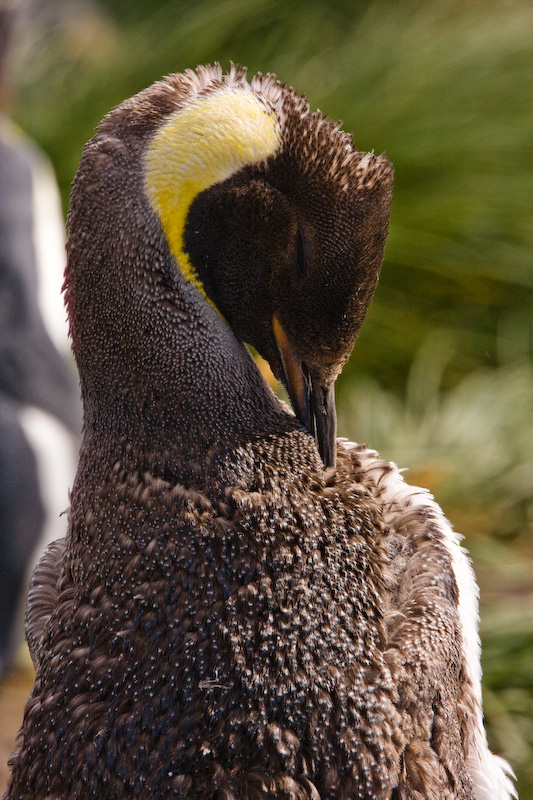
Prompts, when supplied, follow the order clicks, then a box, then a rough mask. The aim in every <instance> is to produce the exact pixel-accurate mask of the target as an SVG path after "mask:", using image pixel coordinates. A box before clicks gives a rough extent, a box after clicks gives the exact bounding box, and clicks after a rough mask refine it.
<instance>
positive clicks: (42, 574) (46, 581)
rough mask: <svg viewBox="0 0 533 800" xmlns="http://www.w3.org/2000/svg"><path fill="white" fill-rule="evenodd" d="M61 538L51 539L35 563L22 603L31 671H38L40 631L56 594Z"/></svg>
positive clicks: (60, 558)
mask: <svg viewBox="0 0 533 800" xmlns="http://www.w3.org/2000/svg"><path fill="white" fill-rule="evenodd" d="M64 553H65V539H64V538H62V539H56V541H55V542H51V543H50V544H49V545H48V547H47V548H46V550H45V551H44V554H43V556H42V558H41V560H40V561H39V563H38V564H37V566H36V567H35V569H34V571H33V574H32V576H31V580H30V588H29V592H28V604H27V606H26V620H25V633H26V641H27V643H28V648H29V651H30V656H31V660H32V661H33V666H34V667H35V671H36V672H38V671H39V663H40V656H41V647H42V643H43V638H44V633H45V630H46V626H47V624H48V621H49V620H50V617H51V616H52V613H53V610H54V608H55V606H56V602H57V596H58V591H59V588H58V584H59V576H60V572H61V563H62V560H63V555H64Z"/></svg>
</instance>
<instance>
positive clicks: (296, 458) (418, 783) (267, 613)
mask: <svg viewBox="0 0 533 800" xmlns="http://www.w3.org/2000/svg"><path fill="white" fill-rule="evenodd" d="M391 188H392V168H391V165H390V163H389V162H388V160H387V159H386V158H385V157H384V156H379V157H378V156H374V155H372V154H366V155H365V154H363V153H360V152H358V151H357V150H356V149H355V148H354V146H353V143H352V139H351V137H349V136H347V135H346V134H345V133H342V132H341V131H340V129H339V126H338V125H336V124H333V123H331V122H329V121H328V120H327V119H326V118H325V117H324V116H323V115H322V114H321V113H319V112H314V113H311V112H310V111H309V106H308V104H307V102H306V100H305V99H304V98H303V97H300V96H298V95H297V94H296V93H295V92H294V91H293V90H292V89H289V88H287V87H286V86H284V85H282V84H281V83H279V82H278V81H277V80H276V79H275V77H274V76H271V75H268V76H266V77H263V76H261V75H256V76H255V77H253V78H252V79H251V80H250V81H249V82H248V81H247V79H246V73H245V71H243V70H237V69H235V68H232V70H231V71H230V73H229V74H227V75H223V74H222V71H221V70H220V68H219V67H218V66H214V67H206V68H198V70H197V71H196V72H192V71H188V72H186V73H184V74H182V75H171V76H170V77H168V78H167V79H165V80H163V81H161V82H159V83H156V84H155V85H154V86H152V87H151V88H149V89H147V90H145V91H143V92H141V93H140V94H138V95H136V96H135V97H133V98H132V99H130V100H128V101H126V102H124V103H123V104H122V105H120V106H118V107H117V108H116V109H115V110H114V111H112V112H111V113H110V114H109V116H107V117H106V118H105V119H104V120H103V122H102V123H101V125H100V127H99V130H98V132H97V134H96V135H95V137H94V138H93V139H92V140H91V141H90V142H89V144H88V145H87V147H86V149H85V151H84V154H83V157H82V160H81V165H80V168H79V171H78V174H77V176H76V178H75V181H74V186H73V191H72V200H71V207H70V214H69V222H68V224H69V242H68V267H67V274H66V298H67V306H68V312H69V319H70V327H71V335H72V340H73V348H74V353H75V356H76V360H77V363H78V366H79V371H80V378H81V388H82V396H83V402H84V413H85V426H84V438H83V444H82V447H81V453H80V461H79V468H78V473H77V477H76V481H75V484H74V487H73V490H72V496H71V509H70V520H69V529H68V534H67V537H66V539H65V540H64V541H58V542H56V543H55V544H54V545H53V546H51V548H50V549H49V550H48V552H47V553H46V554H45V556H44V557H43V560H42V562H41V564H40V566H39V567H38V568H37V570H36V572H35V575H34V578H33V582H32V587H31V591H30V599H29V606H28V619H27V635H28V640H29V643H30V648H31V651H32V656H33V659H34V663H35V667H36V673H37V676H36V684H35V689H34V691H33V694H32V696H31V698H30V700H29V702H28V705H27V708H26V713H25V718H24V722H23V726H22V729H21V732H20V735H19V740H18V751H17V752H16V753H15V755H14V756H13V759H12V763H13V774H12V780H11V784H10V787H9V789H8V791H7V795H6V798H8V800H30V798H31V800H45V799H46V800H88V798H97V800H104V799H105V800H126V799H127V800H130V799H133V798H138V800H163V799H165V800H166V799H167V798H168V800H170V798H172V799H173V800H178V799H179V800H181V799H183V800H252V798H270V799H271V800H356V798H364V799H365V800H371V798H372V800H378V799H379V800H407V799H408V798H409V800H420V799H421V798H432V799H433V800H437V798H438V800H452V798H453V800H459V799H460V800H473V798H477V800H482V799H483V800H489V798H490V800H504V798H510V797H511V796H512V795H513V788H512V785H511V783H510V780H509V778H508V767H507V766H506V764H505V762H503V761H501V760H500V759H498V758H497V757H495V756H493V755H492V754H491V753H490V752H489V750H488V747H487V743H486V738H485V734H484V730H483V725H482V716H481V690H480V667H479V642H478V635H477V601H476V586H475V582H474V579H473V575H472V572H471V568H470V565H469V563H468V560H467V558H466V557H465V555H464V553H463V551H462V550H461V548H460V546H459V542H458V537H457V536H456V535H455V534H454V533H453V532H452V530H451V528H450V526H449V525H448V523H447V522H446V520H445V519H444V517H443V516H442V513H441V511H440V510H439V508H438V507H437V506H436V505H435V503H434V502H433V500H432V499H431V497H430V496H429V495H428V494H427V493H425V492H424V491H422V490H420V489H415V488H412V487H409V486H407V485H406V484H405V483H404V482H403V480H402V478H401V476H400V475H399V473H398V471H397V470H396V468H395V467H394V466H393V465H392V464H390V463H387V462H384V461H382V460H380V458H379V457H378V455H377V454H376V453H374V452H372V451H370V450H368V449H366V448H365V447H363V446H359V445H355V444H349V443H347V442H345V441H342V440H336V432H335V408H334V397H333V385H334V382H335V379H336V377H337V376H338V374H339V372H340V370H341V368H342V366H343V364H344V363H345V362H346V360H347V358H348V356H349V355H350V352H351V350H352V347H353V344H354V341H355V338H356V336H357V333H358V331H359V328H360V326H361V323H362V321H363V318H364V316H365V312H366V310H367V307H368V304H369V302H370V299H371V296H372V293H373V291H374V287H375V285H376V281H377V278H378V273H379V269H380V265H381V260H382V255H383V247H384V242H385V235H386V229H387V220H388V214H389V204H390V200H391ZM244 343H248V344H250V345H252V346H253V347H254V348H255V349H256V350H257V351H258V352H259V353H261V354H262V355H263V356H264V357H265V358H266V359H267V360H268V362H269V363H270V365H271V367H272V369H273V371H274V373H275V374H276V375H277V376H278V377H279V378H280V379H281V380H282V381H283V383H284V384H285V386H286V387H287V389H288V392H289V396H290V398H291V401H292V404H293V406H294V411H295V414H292V413H291V412H290V411H289V409H288V408H287V407H286V406H285V405H283V404H282V403H281V402H280V401H279V400H278V399H277V398H276V397H275V396H274V394H273V393H272V392H271V390H270V389H269V388H268V386H267V385H266V384H265V382H264V380H263V378H262V377H261V375H260V373H259V371H258V370H257V368H256V366H255V363H254V361H253V360H252V358H251V357H250V356H249V354H248V351H247V349H246V348H245V344H244Z"/></svg>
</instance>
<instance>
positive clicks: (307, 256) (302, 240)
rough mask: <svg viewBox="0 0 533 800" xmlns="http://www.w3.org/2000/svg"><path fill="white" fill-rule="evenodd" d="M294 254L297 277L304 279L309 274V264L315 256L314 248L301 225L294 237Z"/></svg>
mask: <svg viewBox="0 0 533 800" xmlns="http://www.w3.org/2000/svg"><path fill="white" fill-rule="evenodd" d="M294 255H295V260H296V277H297V279H298V280H302V279H303V278H305V277H307V275H308V274H309V266H310V264H311V260H312V258H313V248H312V247H311V243H310V241H309V240H308V239H307V237H306V235H305V233H304V232H303V230H302V228H301V227H300V225H298V230H297V231H296V235H295V237H294Z"/></svg>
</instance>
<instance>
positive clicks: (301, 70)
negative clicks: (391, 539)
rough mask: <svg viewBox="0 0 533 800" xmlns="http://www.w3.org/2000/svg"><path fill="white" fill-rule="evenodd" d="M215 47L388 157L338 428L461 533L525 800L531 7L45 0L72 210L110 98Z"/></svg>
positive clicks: (44, 58) (496, 698)
mask: <svg viewBox="0 0 533 800" xmlns="http://www.w3.org/2000/svg"><path fill="white" fill-rule="evenodd" d="M215 60H217V61H220V62H221V63H222V65H223V66H224V67H228V66H229V63H230V60H233V61H234V62H237V63H240V64H246V65H247V66H248V67H249V69H250V71H251V72H255V71H258V70H261V71H272V72H275V73H276V74H277V75H278V77H279V78H280V79H281V80H283V81H284V82H286V83H289V84H292V85H293V86H295V87H296V88H297V89H298V90H299V91H304V92H305V93H306V94H307V96H308V97H309V100H310V103H311V106H312V107H317V106H318V107H320V108H321V109H322V110H323V111H324V112H325V113H327V114H328V115H329V116H331V117H334V118H340V119H342V120H343V121H344V128H345V130H349V131H351V132H353V134H354V140H355V143H356V145H357V146H358V147H359V148H360V149H362V150H372V149H373V150H375V151H378V152H380V151H383V150H386V151H387V153H388V154H389V156H390V158H391V159H392V161H393V162H394V165H395V168H396V184H395V195H394V203H393V210H392V217H391V224H390V234H389V240H388V244H387V251H386V259H385V264H384V268H383V274H382V279H381V281H380V285H379V287H378V290H377V293H376V297H375V300H374V303H373V305H372V308H371V310H370V312H369V315H368V319H367V321H366V323H365V325H364V326H363V331H362V333H361V336H360V339H359V342H358V344H357V345H356V348H355V352H354V356H353V357H352V359H351V361H350V363H349V364H348V365H347V367H346V368H345V371H344V374H343V376H342V378H341V381H339V391H338V395H339V410H340V424H339V430H340V432H342V433H344V434H347V435H350V436H351V437H352V438H357V439H359V440H362V441H364V440H367V441H368V442H369V443H370V444H371V445H372V446H374V447H377V448H380V449H381V451H382V452H383V454H384V455H386V456H387V457H391V458H394V459H396V460H397V461H398V462H399V463H400V465H401V466H410V467H411V470H412V473H413V474H412V475H411V476H410V477H409V480H410V481H411V482H413V481H414V482H415V483H416V482H420V483H423V484H425V485H430V486H431V488H432V489H433V490H434V491H435V492H436V494H437V496H438V499H439V501H440V502H442V504H443V505H444V507H445V509H446V511H447V513H448V514H449V516H450V517H451V519H452V521H453V522H454V523H455V524H456V526H457V527H458V529H460V530H464V531H467V532H468V540H467V545H468V547H469V548H470V549H471V551H472V553H473V555H474V558H475V563H476V569H477V571H478V575H479V579H480V584H481V592H482V595H481V597H482V620H483V628H482V633H483V639H484V661H483V664H484V671H485V679H484V692H485V706H486V714H487V720H488V729H489V735H490V737H491V740H492V743H493V746H494V747H495V749H497V750H498V751H499V752H502V753H503V754H504V755H506V756H507V757H508V758H509V759H510V760H511V762H512V763H513V765H514V766H515V767H516V769H517V772H518V775H519V787H520V792H521V798H522V800H528V799H529V800H533V768H532V766H531V765H532V762H533V722H532V720H533V673H532V669H533V667H532V664H533V588H532V578H531V574H532V567H533V541H532V539H533V537H532V535H531V534H532V532H533V531H532V526H533V488H532V475H533V371H532V363H533V358H532V350H533V322H532V320H533V263H532V259H533V256H532V254H533V215H532V211H531V206H532V201H533V97H532V94H531V87H532V85H533V5H532V4H531V3H530V2H529V0H499V1H497V0H463V1H462V2H461V1H460V0H441V2H439V3H435V2H431V0H294V2H292V3H288V2H287V0H248V1H247V2H243V0H196V1H195V2H192V1H191V0H175V1H174V2H154V1H153V0H136V1H132V0H105V1H104V0H101V2H100V3H98V4H97V3H94V4H92V5H90V4H87V3H84V4H81V3H80V4H77V3H76V2H72V0H64V1H63V2H61V3H58V2H56V3H49V5H48V6H43V11H42V12H41V13H40V15H38V16H35V17H33V18H32V19H31V20H28V23H27V25H26V26H25V35H24V38H23V39H22V41H21V50H20V53H19V58H18V61H17V69H16V73H15V88H16V93H15V104H14V108H13V113H14V116H15V118H16V119H17V121H18V122H19V123H20V124H21V126H22V127H23V128H24V129H25V130H26V131H27V132H28V133H29V134H31V135H32V136H34V138H35V139H37V140H38V141H39V142H40V143H41V145H42V146H43V147H44V149H45V150H46V151H47V152H48V154H49V155H50V157H51V159H52V161H53V163H54V166H55V168H56V170H57V174H58V178H59V182H60V186H61V189H62V193H63V198H64V202H65V207H66V204H67V202H68V187H69V184H70V181H71V180H72V177H73V175H74V172H75V170H76V166H77V162H78V159H79V156H80V152H81V148H82V146H83V144H84V142H85V141H86V140H87V139H89V138H90V136H91V135H92V131H93V129H94V127H95V126H96V124H97V123H98V121H99V120H100V118H101V117H102V116H103V115H104V114H105V113H106V112H107V111H108V110H109V108H110V107H111V106H113V105H114V104H116V103H118V102H120V101H121V100H123V99H124V98H126V97H128V96H130V95H131V94H133V93H135V92H137V91H139V90H140V89H142V88H144V87H145V86H147V85H148V84H150V83H151V82H152V81H154V80H157V79H158V78H159V77H160V76H161V75H163V74H166V73H169V72H179V71H182V70H183V69H185V68H187V67H195V66H196V65H197V64H198V63H207V62H212V61H215ZM495 576H497V579H496V577H495Z"/></svg>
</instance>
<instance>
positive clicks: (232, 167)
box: [73, 65, 392, 466]
mask: <svg viewBox="0 0 533 800" xmlns="http://www.w3.org/2000/svg"><path fill="white" fill-rule="evenodd" d="M99 135H100V136H105V137H107V140H108V142H107V144H106V147H107V148H108V149H110V148H111V144H109V142H110V141H111V140H112V141H113V142H114V141H115V140H116V139H119V140H121V141H122V142H123V143H124V142H125V143H126V150H128V152H129V151H130V150H131V151H133V150H136V151H138V152H139V153H140V156H139V158H140V162H141V173H142V191H143V193H144V195H145V197H146V199H147V202H148V205H149V206H150V208H151V210H152V212H153V214H154V215H155V217H156V219H157V220H158V221H159V224H160V227H161V230H162V234H163V236H164V237H165V239H166V242H167V244H168V248H169V250H170V254H171V257H172V258H171V260H172V261H173V265H174V266H173V268H174V269H175V270H176V272H177V275H178V277H181V279H184V280H185V281H187V282H188V283H190V284H192V285H194V286H195V287H196V289H197V291H198V292H199V293H200V295H201V296H202V297H203V300H204V301H205V303H207V304H210V305H211V306H213V307H214V308H216V310H217V311H218V313H219V315H220V316H221V317H222V318H223V319H224V320H225V322H226V323H227V324H228V325H229V326H230V327H231V329H232V330H233V332H234V334H235V335H236V336H237V337H238V338H239V339H240V340H242V341H243V342H245V343H247V344H250V345H252V346H253V347H254V348H255V349H256V350H257V351H258V352H259V353H260V354H261V355H262V356H263V357H264V358H265V359H266V360H267V361H268V362H269V363H270V366H271V368H272V370H273V372H274V374H275V375H276V376H277V377H278V378H279V379H280V380H281V381H282V382H283V383H284V384H285V386H286V388H287V390H288V393H289V396H290V398H291V402H292V404H293V407H294V410H295V413H296V415H297V417H298V418H299V419H300V421H301V422H302V424H303V425H304V426H305V427H306V428H307V429H308V430H309V432H310V433H311V434H312V435H314V436H315V438H316V440H317V444H318V447H319V451H320V454H321V456H322V459H323V461H324V463H325V465H326V466H329V465H332V464H334V460H335V408H334V394H333V386H334V382H335V379H336V378H337V376H338V374H339V373H340V371H341V369H342V366H343V365H344V363H345V362H346V360H347V359H348V357H349V355H350V353H351V350H352V348H353V345H354V342H355V339H356V337H357V334H358V332H359V329H360V327H361V324H362V322H363V319H364V316H365V314H366V311H367V308H368V305H369V303H370V300H371V297H372V294H373V292H374V289H375V286H376V282H377V279H378V275H379V270H380V267H381V261H382V257H383V249H384V244H385V237H386V231H387V224H388V214H389V206H390V201H391V191H392V167H391V165H390V163H389V161H388V160H387V158H386V157H384V156H374V155H372V154H364V153H361V152H358V151H357V150H356V149H355V147H354V146H353V142H352V139H351V137H350V136H348V135H347V134H345V133H343V132H342V131H341V130H340V126H339V125H338V124H335V123H333V122H330V121H329V120H327V119H326V118H325V117H324V116H323V114H321V113H320V112H318V111H317V112H311V111H310V109H309V104H308V103H307V101H306V99H305V98H304V97H302V96H299V95H298V94H297V93H296V92H295V91H294V90H292V89H291V88H288V87H287V86H285V85H283V84H281V83H280V82H278V81H277V80H276V78H275V77H274V76H273V75H266V76H262V75H260V74H259V75H256V76H255V77H253V78H252V79H251V80H249V81H248V80H247V77H246V71H245V70H239V69H237V68H234V67H232V69H231V71H230V72H229V74H227V75H223V74H222V70H221V69H220V67H219V66H218V65H215V66H214V67H199V68H198V69H197V70H196V71H194V72H193V71H187V72H186V73H184V74H182V75H174V76H169V77H168V78H167V79H165V80H164V81H161V82H158V83H157V84H154V86H153V87H151V88H150V89H147V90H145V91H144V92H141V93H140V94H139V95H137V96H136V97H135V98H132V99H131V100H129V101H126V102H125V103H124V104H122V105H121V106H119V107H118V108H117V109H115V111H114V112H112V114H111V115H109V117H108V118H107V119H106V120H104V122H103V123H102V125H101V127H100V134H99ZM141 140H142V144H141V145H140V144H139V142H140V141H141ZM113 148H114V149H116V147H115V145H113ZM122 150H124V146H123V145H122ZM126 157H127V156H126V155H125V156H124V158H126ZM93 163H94V159H93ZM105 180H106V179H105V176H104V177H103V178H102V182H105ZM73 218H74V215H73ZM228 379H230V378H228Z"/></svg>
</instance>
